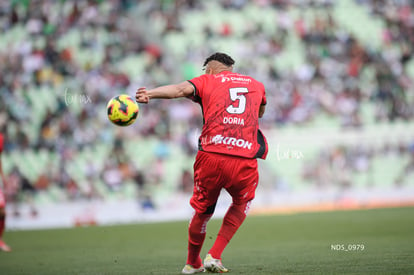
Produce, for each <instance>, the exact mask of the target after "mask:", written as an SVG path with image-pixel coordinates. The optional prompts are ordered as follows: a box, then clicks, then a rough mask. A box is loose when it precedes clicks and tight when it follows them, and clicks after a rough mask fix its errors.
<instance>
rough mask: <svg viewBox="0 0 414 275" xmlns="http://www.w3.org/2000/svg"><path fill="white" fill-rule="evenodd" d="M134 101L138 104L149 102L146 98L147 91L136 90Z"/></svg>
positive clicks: (143, 88) (142, 88)
mask: <svg viewBox="0 0 414 275" xmlns="http://www.w3.org/2000/svg"><path fill="white" fill-rule="evenodd" d="M135 100H136V101H137V102H138V103H145V104H147V103H148V102H149V100H150V97H149V96H148V93H147V89H146V88H145V87H141V88H138V90H137V92H136V94H135Z"/></svg>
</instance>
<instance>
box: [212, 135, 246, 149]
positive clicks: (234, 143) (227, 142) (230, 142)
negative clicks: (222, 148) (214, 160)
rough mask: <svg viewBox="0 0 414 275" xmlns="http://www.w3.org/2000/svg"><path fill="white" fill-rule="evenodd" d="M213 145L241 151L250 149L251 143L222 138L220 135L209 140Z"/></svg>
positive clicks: (233, 138)
mask: <svg viewBox="0 0 414 275" xmlns="http://www.w3.org/2000/svg"><path fill="white" fill-rule="evenodd" d="M211 141H212V142H213V143H214V144H225V145H232V146H236V147H240V148H243V149H249V150H251V149H252V145H253V143H251V142H248V141H246V140H244V139H242V138H238V139H237V138H235V137H224V136H222V135H216V136H214V137H213V138H212V140H211Z"/></svg>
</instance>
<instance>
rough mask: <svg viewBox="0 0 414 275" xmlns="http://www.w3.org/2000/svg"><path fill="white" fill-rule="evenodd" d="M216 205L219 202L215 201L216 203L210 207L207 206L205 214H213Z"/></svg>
mask: <svg viewBox="0 0 414 275" xmlns="http://www.w3.org/2000/svg"><path fill="white" fill-rule="evenodd" d="M216 205H217V203H215V204H213V205H210V206H209V207H207V209H206V211H204V213H203V214H206V215H212V214H213V213H214V210H215V209H216Z"/></svg>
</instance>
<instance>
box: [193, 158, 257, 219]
mask: <svg viewBox="0 0 414 275" xmlns="http://www.w3.org/2000/svg"><path fill="white" fill-rule="evenodd" d="M258 181H259V173H258V169H257V159H246V158H240V157H234V156H228V155H220V154H215V153H207V152H203V151H199V152H198V154H197V157H196V160H195V163H194V191H193V196H192V197H191V200H190V204H191V206H192V207H193V208H194V209H195V210H196V212H198V213H205V212H206V211H207V209H208V208H209V207H211V206H213V205H215V204H216V202H217V199H218V197H219V195H220V191H221V189H222V188H224V189H226V190H227V192H228V193H229V194H230V195H231V197H232V199H233V203H234V204H243V203H247V202H249V201H251V200H252V199H253V198H254V196H255V191H256V187H257V183H258Z"/></svg>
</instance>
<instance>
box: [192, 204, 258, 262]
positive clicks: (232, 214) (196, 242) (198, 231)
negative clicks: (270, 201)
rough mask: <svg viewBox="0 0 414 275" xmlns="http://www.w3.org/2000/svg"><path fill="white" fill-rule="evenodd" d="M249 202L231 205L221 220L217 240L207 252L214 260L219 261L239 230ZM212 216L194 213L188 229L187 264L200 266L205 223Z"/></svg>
mask: <svg viewBox="0 0 414 275" xmlns="http://www.w3.org/2000/svg"><path fill="white" fill-rule="evenodd" d="M249 204H250V203H249V202H248V203H244V204H232V205H231V206H230V208H229V210H228V211H227V213H226V215H225V216H224V218H223V224H222V225H221V228H220V231H219V233H218V236H217V239H216V241H215V242H214V245H213V247H212V248H211V249H210V251H209V252H208V253H209V254H211V256H212V257H213V258H215V259H221V254H222V253H223V250H224V249H225V248H226V246H227V244H228V243H229V241H230V240H231V238H232V237H233V235H234V234H235V233H236V231H237V229H239V227H240V225H241V224H242V223H243V221H244V219H245V218H246V215H247V210H248V208H249ZM212 215H213V214H199V213H197V212H196V213H195V214H194V216H193V218H192V219H191V221H190V225H189V227H188V255H187V264H189V265H191V266H193V267H194V268H198V267H200V266H201V265H202V262H201V258H200V251H201V248H202V246H203V243H204V239H205V237H206V227H207V222H208V221H209V220H210V218H211V216H212Z"/></svg>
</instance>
